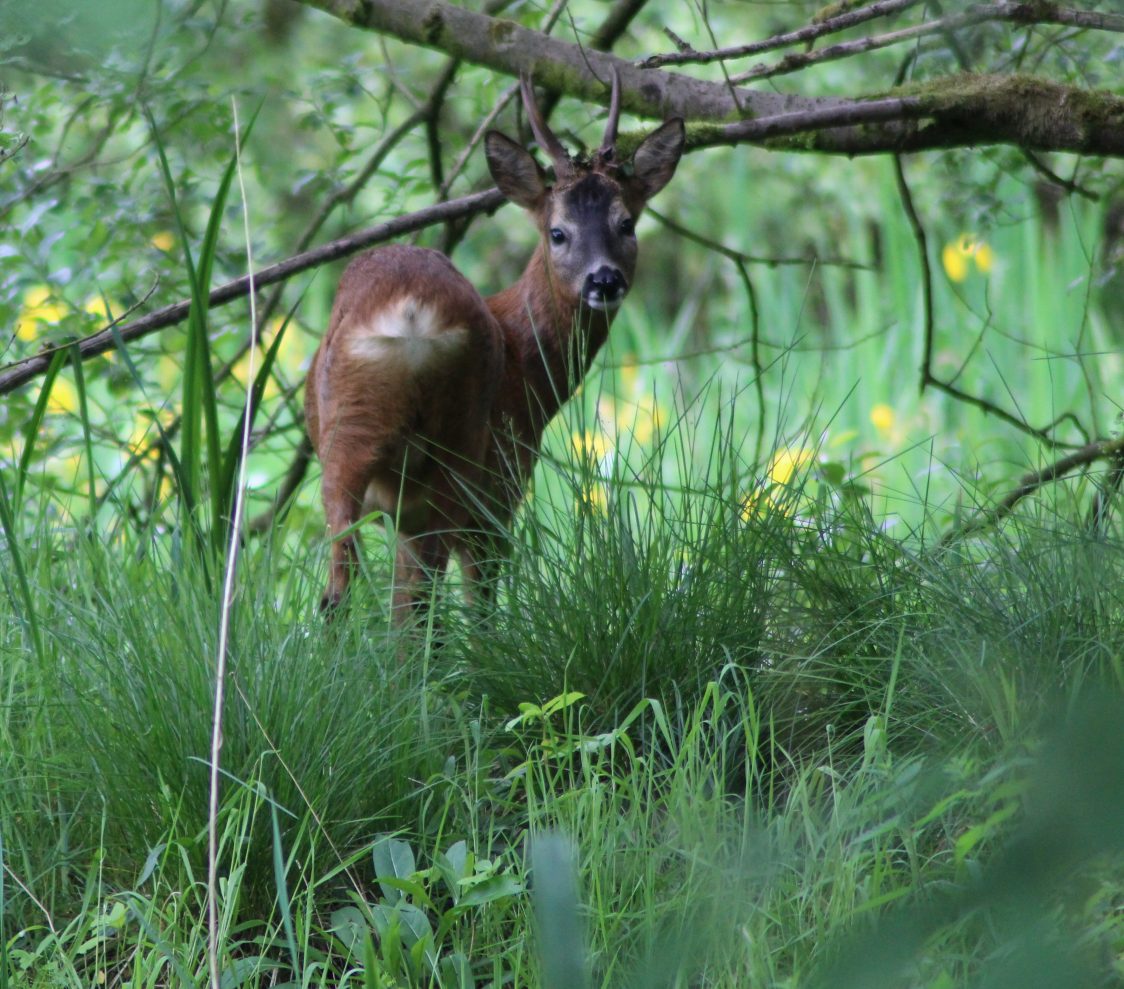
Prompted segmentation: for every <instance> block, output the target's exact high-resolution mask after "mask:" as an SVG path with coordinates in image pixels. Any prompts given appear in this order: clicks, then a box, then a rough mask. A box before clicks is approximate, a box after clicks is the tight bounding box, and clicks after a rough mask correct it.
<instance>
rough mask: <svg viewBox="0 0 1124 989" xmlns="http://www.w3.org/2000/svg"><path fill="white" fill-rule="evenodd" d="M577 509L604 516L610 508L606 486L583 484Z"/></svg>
mask: <svg viewBox="0 0 1124 989" xmlns="http://www.w3.org/2000/svg"><path fill="white" fill-rule="evenodd" d="M576 507H577V509H578V511H579V512H580V511H582V509H585V510H586V511H587V512H593V513H596V514H598V515H604V514H605V511H606V509H607V508H608V507H609V492H608V490H607V489H606V487H605V485H604V484H583V485H582V488H581V491H579V492H578V500H577V506H576Z"/></svg>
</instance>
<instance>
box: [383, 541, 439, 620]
mask: <svg viewBox="0 0 1124 989" xmlns="http://www.w3.org/2000/svg"><path fill="white" fill-rule="evenodd" d="M448 562H449V543H448V538H447V536H446V534H445V533H444V532H426V533H423V534H422V535H419V536H406V535H399V537H398V552H397V554H396V556H395V560H394V595H393V600H392V607H393V611H394V621H395V624H398V625H403V624H406V623H407V622H409V621H410V620H411V619H412V618H415V617H421V616H423V615H424V614H425V610H426V607H427V605H428V603H429V594H430V593H431V591H432V588H433V582H434V581H435V580H436V579H437V578H439V577H440V576H441V574H442V573H444V571H445V567H446V565H447V564H448Z"/></svg>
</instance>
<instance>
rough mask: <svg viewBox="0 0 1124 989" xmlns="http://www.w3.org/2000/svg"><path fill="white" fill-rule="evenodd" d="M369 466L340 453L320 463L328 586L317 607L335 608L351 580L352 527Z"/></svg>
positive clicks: (355, 554) (355, 539) (355, 543)
mask: <svg viewBox="0 0 1124 989" xmlns="http://www.w3.org/2000/svg"><path fill="white" fill-rule="evenodd" d="M373 469H374V468H373V464H372V463H371V462H370V461H369V460H350V459H345V458H342V457H338V458H330V459H329V461H328V462H327V463H325V464H324V475H323V480H322V488H323V495H324V514H325V516H326V518H327V522H328V531H329V532H330V533H331V534H332V537H333V538H332V558H331V563H330V564H329V568H328V587H327V589H326V590H325V591H324V596H323V597H322V598H321V599H320V610H321V611H327V612H332V611H335V610H336V609H337V608H338V607H339V605H340V603H341V602H342V601H343V597H344V594H345V592H346V591H347V587H348V584H349V583H350V582H351V574H352V571H353V570H354V569H355V565H356V563H357V561H358V558H359V535H358V533H357V532H356V531H355V528H354V527H355V524H356V523H357V522H358V521H359V519H360V518H361V517H362V513H363V496H364V494H365V492H366V490H367V485H368V483H369V481H370V478H371V474H372V472H373ZM341 533H343V535H341Z"/></svg>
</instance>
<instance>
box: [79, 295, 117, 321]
mask: <svg viewBox="0 0 1124 989" xmlns="http://www.w3.org/2000/svg"><path fill="white" fill-rule="evenodd" d="M82 309H83V311H84V312H88V313H89V314H90V315H91V316H97V317H98V319H104V320H105V321H106V322H107V323H108V322H109V321H110V320H112V319H113V313H112V312H111V311H110V308H109V305H108V304H107V303H106V301H105V299H103V298H102V297H101V296H100V295H91V296H90V297H89V298H88V299H87V300H86V304H85V305H84V306H82Z"/></svg>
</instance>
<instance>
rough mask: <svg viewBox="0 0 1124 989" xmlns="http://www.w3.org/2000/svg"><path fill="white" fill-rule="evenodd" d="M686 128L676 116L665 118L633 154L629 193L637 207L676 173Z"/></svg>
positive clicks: (684, 141) (685, 138) (642, 204)
mask: <svg viewBox="0 0 1124 989" xmlns="http://www.w3.org/2000/svg"><path fill="white" fill-rule="evenodd" d="M686 140H687V129H686V127H684V125H683V121H682V120H681V119H680V118H679V117H674V118H673V119H671V120H668V121H667V122H666V123H664V124H663V125H662V126H660V127H658V128H656V130H654V131H652V133H651V134H649V135H648V136H647V137H646V138H644V140H643V141H641V142H640V146H639V147H638V148H637V149H636V153H635V154H634V155H633V156H632V177H631V179H630V180H629V193H630V196H631V198H632V199H633V201H634V203H636V204H637V207H638V208H643V206H644V204H645V203H646V202H647V201H648V200H649V199H651V198H652V197H653V196H654V195H655V194H656V193H657V192H659V191H660V189H662V188H663V187H664V186H665V185H667V184H668V182H670V181H671V177H672V176H673V175H674V174H675V168H676V166H677V165H678V164H679V158H680V156H681V155H682V154H683V145H684V144H685V143H686Z"/></svg>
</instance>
